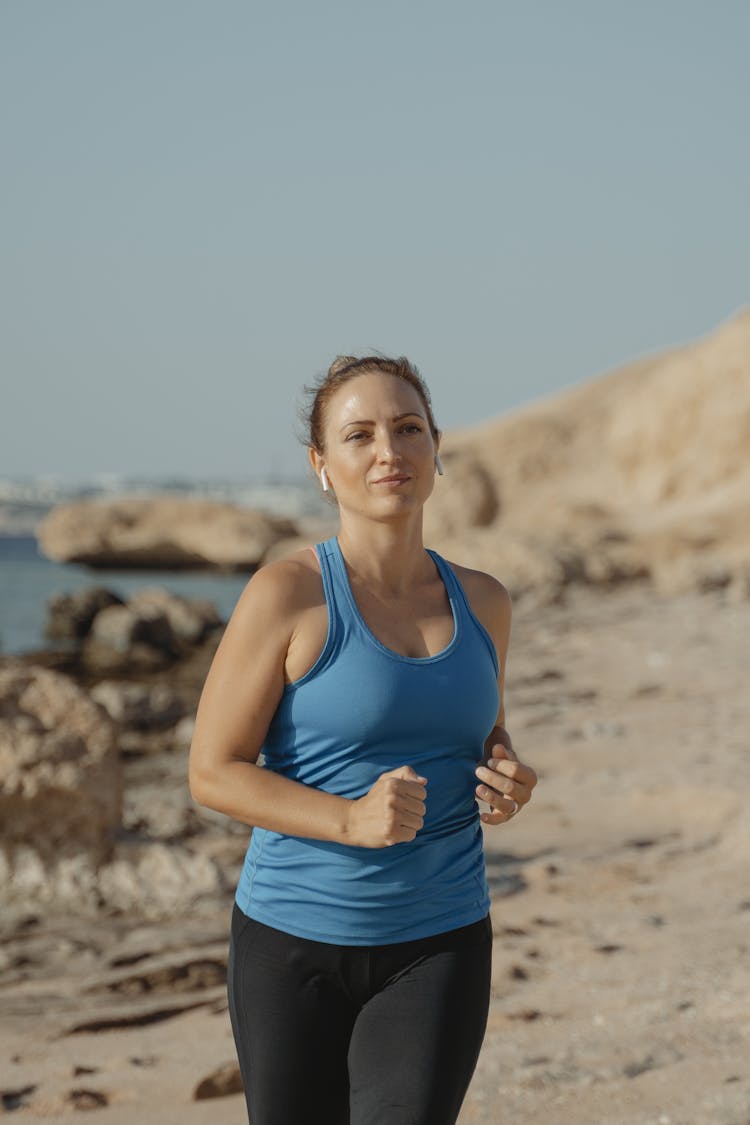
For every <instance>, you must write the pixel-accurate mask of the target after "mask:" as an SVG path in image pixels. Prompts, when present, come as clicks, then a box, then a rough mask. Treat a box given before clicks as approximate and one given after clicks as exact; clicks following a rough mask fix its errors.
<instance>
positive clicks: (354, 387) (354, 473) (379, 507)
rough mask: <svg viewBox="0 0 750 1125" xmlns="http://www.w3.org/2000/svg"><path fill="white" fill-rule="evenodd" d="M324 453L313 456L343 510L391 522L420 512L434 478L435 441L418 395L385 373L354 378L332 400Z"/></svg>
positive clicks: (374, 373)
mask: <svg viewBox="0 0 750 1125" xmlns="http://www.w3.org/2000/svg"><path fill="white" fill-rule="evenodd" d="M324 441H325V448H324V451H323V453H322V454H320V453H317V452H316V451H315V450H311V451H310V458H311V461H312V464H313V468H314V469H315V471H316V473H317V474H318V475H320V471H321V469H322V468H323V467H325V470H326V473H327V475H328V479H329V481H330V483H331V487H332V489H333V491H334V493H335V495H336V499H337V501H338V503H339V507H340V508H342V509H347V508H351V509H353V510H357V511H359V512H362V513H364V514H371V515H373V516H376V517H378V516H380V517H388V516H389V515H400V514H405V513H406V512H408V511H411V510H413V509H416V508H421V506H422V504H424V502H425V500H426V499H427V497H428V496H429V495H430V493H431V492H432V487H433V484H434V478H435V452H436V449H437V446H436V443H435V440H434V438H433V436H432V432H431V430H430V425H429V421H428V417H427V411H426V410H425V407H424V405H423V403H422V400H421V398H420V397H419V394H418V393H417V391H416V390H415V389H414V387H412V386H411V384H410V383H407V382H406V381H405V380H404V379H399V378H398V376H396V375H387V374H385V373H383V372H373V373H370V374H362V375H355V376H354V378H352V379H349V380H348V381H347V382H346V383H344V385H343V386H341V387H339V389H338V390H337V391H336V392H335V394H334V395H332V396H331V398H330V400H329V402H328V405H327V407H326V411H325V419H324Z"/></svg>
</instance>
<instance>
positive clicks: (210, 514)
mask: <svg viewBox="0 0 750 1125" xmlns="http://www.w3.org/2000/svg"><path fill="white" fill-rule="evenodd" d="M294 533H295V525H294V523H293V522H292V521H291V520H289V519H285V518H280V517H275V516H270V515H266V514H265V513H263V512H257V511H253V510H252V509H249V508H241V507H239V506H238V505H236V504H228V503H224V502H221V503H219V502H214V501H211V500H196V499H189V498H184V497H181V498H178V497H173V496H157V497H151V496H131V497H118V498H116V499H106V500H102V499H92V500H81V501H77V502H76V503H72V504H61V505H59V506H58V507H57V508H54V509H53V510H52V511H51V512H50V513H49V515H48V516H47V517H46V518H45V519H44V520H43V521H42V522H41V524H40V525H39V528H38V530H37V538H38V541H39V548H40V550H41V551H43V552H44V554H46V555H47V556H48V557H49V558H51V559H55V560H57V561H59V562H75V563H81V564H83V565H85V566H90V567H93V568H110V569H112V568H116V567H119V568H122V567H126V568H131V569H165V570H187V569H190V570H194V569H220V570H226V571H242V570H253V569H254V568H255V567H256V566H258V565H259V563H260V562H261V561H262V559H263V557H264V555H265V554H266V552H267V551H268V549H269V547H271V546H272V544H274V543H275V542H276V541H277V540H278V539H282V538H284V537H285V536H290V535H293V534H294Z"/></svg>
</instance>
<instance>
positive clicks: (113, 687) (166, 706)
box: [91, 680, 185, 730]
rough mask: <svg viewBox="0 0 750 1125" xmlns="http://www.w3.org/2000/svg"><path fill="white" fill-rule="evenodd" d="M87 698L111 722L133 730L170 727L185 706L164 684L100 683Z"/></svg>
mask: <svg viewBox="0 0 750 1125" xmlns="http://www.w3.org/2000/svg"><path fill="white" fill-rule="evenodd" d="M91 698H92V699H93V700H95V702H97V703H99V704H100V705H101V706H102V707H103V708H104V710H105V711H106V712H107V714H108V715H109V717H110V718H111V719H112V720H113V721H114V722H116V723H120V724H122V725H127V726H130V727H135V728H136V729H137V730H154V729H156V730H159V729H162V728H164V727H171V726H174V724H175V723H176V722H177V721H178V719H181V718H182V717H183V715H184V714H185V704H184V703H183V702H182V700H181V699H180V698H179V697H178V696H177V695H175V693H174V692H173V691H172V690H171V689H170V688H169V687H167V685H166V684H154V685H148V684H139V683H127V682H125V683H122V682H119V681H116V680H102V681H101V682H100V683H98V684H97V685H96V686H95V687H93V688H92V689H91Z"/></svg>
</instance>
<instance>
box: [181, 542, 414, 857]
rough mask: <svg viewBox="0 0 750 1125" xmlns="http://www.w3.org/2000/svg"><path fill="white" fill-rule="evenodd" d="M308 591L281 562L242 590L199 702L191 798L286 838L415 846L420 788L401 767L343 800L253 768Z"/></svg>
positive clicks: (290, 565)
mask: <svg viewBox="0 0 750 1125" xmlns="http://www.w3.org/2000/svg"><path fill="white" fill-rule="evenodd" d="M304 569H305V568H303V570H304ZM309 588H310V574H309V571H308V573H307V575H305V574H304V573H302V572H301V570H300V565H299V563H296V562H292V561H291V560H281V561H279V562H277V563H271V564H269V565H268V566H266V567H263V568H261V570H259V571H258V572H257V573H256V574H255V575H253V577H252V578H251V580H250V581H249V582H248V584H247V586H246V587H245V589H244V590H243V592H242V594H241V596H240V598H239V600H238V602H237V605H236V607H235V610H234V612H233V614H232V616H231V618H230V620H229V623H228V624H227V627H226V629H225V631H224V635H223V636H222V639H221V642H220V643H219V647H218V648H217V650H216V654H215V656H214V659H213V662H212V664H211V667H210V669H209V672H208V675H207V677H206V681H205V684H204V686H203V691H202V693H201V697H200V701H199V703H198V710H197V714H196V720H195V731H194V733H193V739H192V743H191V746H190V758H189V767H188V778H189V786H190V794H191V796H192V797H193V799H194V800H195V801H196V802H197V803H198V804H200V805H205V806H206V807H208V808H212V809H216V810H217V811H218V812H222V813H224V814H226V815H227V816H230V817H232V818H233V819H235V820H239V821H242V822H244V823H245V824H250V825H252V826H254V827H258V828H268V829H270V830H271V831H273V832H282V833H284V834H286V835H291V836H304V837H308V838H310V839H313V840H332V841H335V842H337V843H348V844H355V845H359V846H361V847H384V846H388V845H389V844H393V843H398V842H400V841H403V840H411V839H414V836H415V835H416V833H417V831H418V830H419V828H421V826H422V819H423V816H424V804H423V799H424V795H425V790H424V785H423V783H422V780H423V779H419V780H417V775H416V774H415V773H414V771H413V770H411V769H410V767H408V766H402V767H400V768H399V769H398V770H393V771H391V773H389V774H383V775H381V777H380V778H378V780H377V781H376V782H375V784H374V785H373V787H372V789H371V790H370V791H369V793H367V794H365V796H364V797H362V798H360V799H359V800H350V799H348V798H346V797H339V796H337V795H336V794H334V793H326V792H324V791H323V790H322V789H314V788H312V787H311V786H308V785H304V784H302V783H301V782H298V781H292V780H291V779H290V778H287V777H283V776H282V775H280V774H277V773H275V772H273V771H272V770H269V769H264V768H263V767H262V766H259V765H258V764H257V762H258V756H259V754H260V750H261V747H262V745H263V742H264V740H265V736H266V733H267V731H268V727H269V724H270V722H271V719H272V718H273V715H274V712H275V710H276V708H277V706H278V704H279V701H280V699H281V696H282V693H283V691H284V685H285V663H286V657H287V652H288V650H289V645H290V643H291V642H292V641H293V639H294V638H295V634H296V633H297V631H298V629H299V628H302V627H303V624H304V611H305V610H306V609H309V608H310V599H309Z"/></svg>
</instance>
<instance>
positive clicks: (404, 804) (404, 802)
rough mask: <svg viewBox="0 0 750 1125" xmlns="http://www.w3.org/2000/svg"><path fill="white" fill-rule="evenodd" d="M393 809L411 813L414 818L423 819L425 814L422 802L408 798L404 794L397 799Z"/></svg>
mask: <svg viewBox="0 0 750 1125" xmlns="http://www.w3.org/2000/svg"><path fill="white" fill-rule="evenodd" d="M395 808H396V809H397V810H399V811H403V812H408V813H412V814H413V815H415V816H421V817H424V814H425V812H426V806H425V803H424V801H420V800H417V799H416V798H414V797H409V796H406V795H404V794H402V795H399V796H398V797H397V799H396V805H395Z"/></svg>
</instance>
